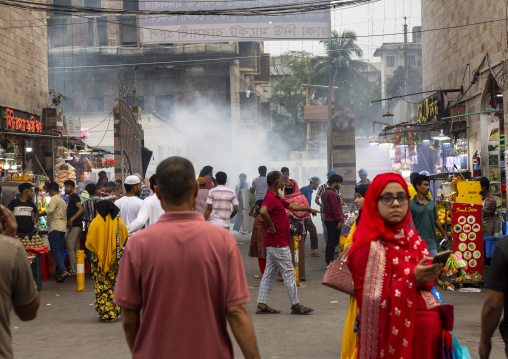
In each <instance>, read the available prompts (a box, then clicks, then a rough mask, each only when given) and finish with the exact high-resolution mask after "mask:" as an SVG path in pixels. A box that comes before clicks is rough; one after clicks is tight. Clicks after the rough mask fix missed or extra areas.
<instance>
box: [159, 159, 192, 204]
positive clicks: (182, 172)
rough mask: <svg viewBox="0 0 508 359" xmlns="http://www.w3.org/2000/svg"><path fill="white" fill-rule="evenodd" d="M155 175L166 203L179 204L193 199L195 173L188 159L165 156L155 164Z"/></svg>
mask: <svg viewBox="0 0 508 359" xmlns="http://www.w3.org/2000/svg"><path fill="white" fill-rule="evenodd" d="M155 175H156V180H157V188H158V190H159V193H160V195H161V197H162V198H163V199H164V201H165V202H167V203H168V204H172V205H175V206H179V205H182V204H183V203H185V202H186V201H191V200H192V199H193V197H192V196H193V194H194V190H195V188H196V174H195V172H194V166H193V165H192V163H191V162H190V161H189V160H188V159H186V158H183V157H178V156H173V157H169V158H166V159H165V160H164V161H162V162H161V163H159V165H158V166H157V170H156V173H155Z"/></svg>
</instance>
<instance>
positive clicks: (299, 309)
mask: <svg viewBox="0 0 508 359" xmlns="http://www.w3.org/2000/svg"><path fill="white" fill-rule="evenodd" d="M266 180H267V182H268V192H266V196H265V199H264V201H263V205H262V206H261V209H260V214H261V217H262V218H263V221H264V222H265V229H266V236H265V247H266V268H265V273H264V274H263V279H262V280H261V284H260V286H259V296H258V307H257V310H256V314H277V313H280V311H278V310H275V309H273V308H270V307H269V306H268V305H267V303H268V299H270V292H271V291H272V287H273V283H274V281H275V277H276V276H277V272H278V271H279V270H280V272H281V273H282V278H283V279H284V285H285V286H286V290H287V292H288V296H289V301H290V302H291V314H309V313H311V312H312V311H314V309H312V308H307V307H304V306H303V305H301V304H300V303H299V301H298V296H297V294H296V274H295V268H294V267H293V261H292V259H291V251H290V249H289V239H290V237H289V236H290V230H289V219H288V216H287V214H286V209H289V210H291V211H306V212H309V213H311V214H312V215H313V216H315V215H316V214H317V213H318V211H316V210H315V209H312V208H309V207H304V206H300V205H298V204H295V203H289V202H288V201H286V200H285V199H283V198H282V197H283V196H284V177H283V176H282V173H281V172H279V171H272V172H270V173H269V174H268V176H267V178H266Z"/></svg>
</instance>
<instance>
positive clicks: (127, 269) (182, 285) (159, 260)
mask: <svg viewBox="0 0 508 359" xmlns="http://www.w3.org/2000/svg"><path fill="white" fill-rule="evenodd" d="M248 301H249V291H248V288H247V280H246V277H245V271H244V267H243V262H242V258H241V255H240V251H239V250H238V245H237V243H236V240H235V239H234V237H233V235H232V234H231V233H230V232H229V231H228V230H226V229H224V228H221V227H219V226H216V225H213V224H211V223H208V222H207V221H205V219H204V218H203V216H202V215H201V214H200V213H198V212H170V213H165V214H163V215H162V216H161V217H160V219H159V221H158V222H157V223H155V224H152V225H151V226H150V227H148V228H145V229H144V230H141V231H140V232H138V233H136V234H135V235H134V236H132V238H130V239H129V241H128V242H127V246H126V249H125V251H124V253H123V256H122V261H121V264H120V270H119V273H118V280H117V282H116V289H115V298H114V302H115V303H116V304H118V305H120V306H122V307H125V308H128V309H131V310H143V316H142V319H141V326H140V328H139V331H138V335H137V337H136V342H135V343H134V348H133V351H132V358H143V359H145V358H158V357H161V356H163V357H164V356H167V357H172V358H203V357H206V358H221V359H222V358H233V347H232V344H231V339H230V337H229V335H228V330H227V324H226V308H229V307H233V306H236V305H240V304H243V303H246V302H248Z"/></svg>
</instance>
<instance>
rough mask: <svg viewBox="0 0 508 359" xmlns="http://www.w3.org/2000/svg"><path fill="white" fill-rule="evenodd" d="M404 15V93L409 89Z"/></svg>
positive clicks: (407, 115)
mask: <svg viewBox="0 0 508 359" xmlns="http://www.w3.org/2000/svg"><path fill="white" fill-rule="evenodd" d="M406 19H407V18H406V17H405V16H404V94H407V93H408V90H409V66H408V65H409V64H408V63H407V22H406ZM405 112H406V119H405V120H406V121H407V120H409V121H408V122H411V121H410V119H409V118H407V117H409V103H407V102H406V111H405Z"/></svg>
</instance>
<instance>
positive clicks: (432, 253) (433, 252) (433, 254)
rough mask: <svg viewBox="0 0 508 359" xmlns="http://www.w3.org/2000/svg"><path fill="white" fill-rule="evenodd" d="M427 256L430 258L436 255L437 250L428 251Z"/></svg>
mask: <svg viewBox="0 0 508 359" xmlns="http://www.w3.org/2000/svg"><path fill="white" fill-rule="evenodd" d="M429 254H430V256H431V257H434V256H435V255H436V254H437V248H436V249H429Z"/></svg>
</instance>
